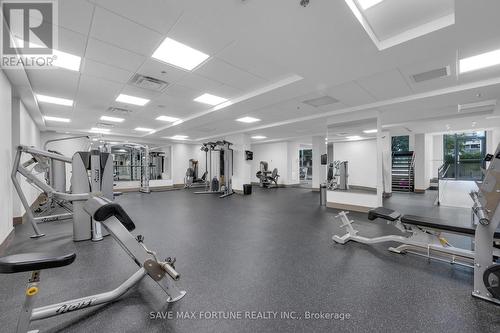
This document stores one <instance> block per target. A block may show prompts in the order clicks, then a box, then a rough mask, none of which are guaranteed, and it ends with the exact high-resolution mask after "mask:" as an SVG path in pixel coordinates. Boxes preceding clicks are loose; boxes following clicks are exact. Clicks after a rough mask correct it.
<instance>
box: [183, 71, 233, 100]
mask: <svg viewBox="0 0 500 333" xmlns="http://www.w3.org/2000/svg"><path fill="white" fill-rule="evenodd" d="M179 84H181V85H183V86H185V87H188V88H191V89H193V90H196V91H198V92H199V93H200V95H201V94H203V93H209V94H212V95H216V96H220V97H224V98H227V99H231V98H234V97H237V95H239V94H240V93H241V91H239V90H238V89H236V88H233V87H230V86H227V85H223V84H221V83H220V82H217V81H214V80H210V79H208V78H205V77H203V76H201V75H197V74H195V73H191V74H189V75H186V76H185V77H184V78H183V79H182V80H180V81H179Z"/></svg>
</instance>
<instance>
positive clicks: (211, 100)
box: [194, 94, 227, 105]
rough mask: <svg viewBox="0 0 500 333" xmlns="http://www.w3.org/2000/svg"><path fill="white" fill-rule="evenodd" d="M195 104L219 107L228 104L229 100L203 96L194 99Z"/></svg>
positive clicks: (209, 95)
mask: <svg viewBox="0 0 500 333" xmlns="http://www.w3.org/2000/svg"><path fill="white" fill-rule="evenodd" d="M194 101H195V102H198V103H203V104H208V105H218V104H221V103H224V102H227V98H223V97H219V96H215V95H211V94H203V95H201V96H200V97H196V98H195V99H194Z"/></svg>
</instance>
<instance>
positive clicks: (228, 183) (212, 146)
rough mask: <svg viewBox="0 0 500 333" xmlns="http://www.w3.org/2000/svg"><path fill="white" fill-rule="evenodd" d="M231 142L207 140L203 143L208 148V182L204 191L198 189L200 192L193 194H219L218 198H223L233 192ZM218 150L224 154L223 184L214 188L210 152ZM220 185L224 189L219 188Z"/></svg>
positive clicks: (214, 176) (215, 176)
mask: <svg viewBox="0 0 500 333" xmlns="http://www.w3.org/2000/svg"><path fill="white" fill-rule="evenodd" d="M232 145H233V144H232V143H231V142H229V141H226V140H222V141H217V142H207V143H204V144H203V146H202V148H203V147H206V148H208V149H209V150H208V157H209V162H208V165H209V167H208V179H209V182H208V183H207V185H206V187H205V191H200V192H194V193H195V194H221V195H220V196H219V198H225V197H228V196H230V195H232V194H234V191H233V187H232V176H233V156H234V154H233V149H232V148H231V146H232ZM214 151H218V152H222V153H223V154H224V175H223V177H221V178H223V180H224V184H223V185H219V186H218V188H214V183H215V182H214V181H213V178H215V179H216V178H217V175H213V174H212V152H214ZM217 183H218V181H217ZM222 186H224V189H223V190H221V188H222Z"/></svg>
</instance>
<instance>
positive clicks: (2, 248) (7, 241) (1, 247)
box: [0, 229, 14, 254]
mask: <svg viewBox="0 0 500 333" xmlns="http://www.w3.org/2000/svg"><path fill="white" fill-rule="evenodd" d="M13 240H14V229H12V230H11V231H10V233H9V235H8V236H7V237H5V240H4V241H3V242H2V244H0V254H3V253H4V252H5V251H6V250H7V248H8V247H9V245H10V243H11V242H12V241H13Z"/></svg>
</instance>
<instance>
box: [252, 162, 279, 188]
mask: <svg viewBox="0 0 500 333" xmlns="http://www.w3.org/2000/svg"><path fill="white" fill-rule="evenodd" d="M268 167H269V166H268V163H267V162H265V161H260V164H259V169H260V170H259V171H257V173H256V174H255V176H256V177H257V178H258V179H259V186H260V187H264V188H270V187H278V178H279V177H280V175H278V169H277V168H274V169H273V171H269V169H268ZM273 183H274V186H273Z"/></svg>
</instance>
